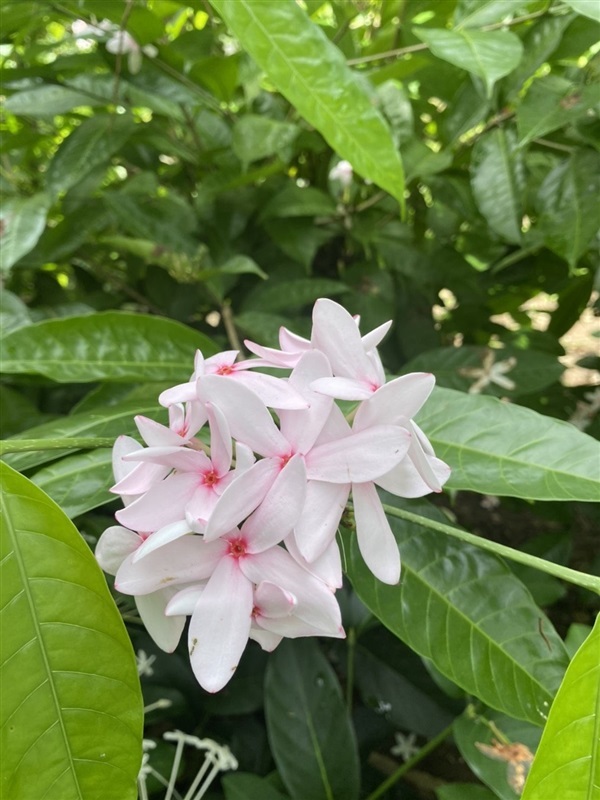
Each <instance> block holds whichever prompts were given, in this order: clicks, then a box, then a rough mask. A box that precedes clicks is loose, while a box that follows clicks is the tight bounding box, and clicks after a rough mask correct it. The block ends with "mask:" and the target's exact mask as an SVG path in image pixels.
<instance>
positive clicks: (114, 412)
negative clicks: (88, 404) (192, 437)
mask: <svg viewBox="0 0 600 800" xmlns="http://www.w3.org/2000/svg"><path fill="white" fill-rule="evenodd" d="M136 414H143V415H144V416H146V417H150V418H151V419H157V420H160V421H161V422H163V423H166V414H167V412H166V410H165V409H164V408H160V406H158V401H157V400H154V399H153V398H150V399H149V401H146V402H145V403H142V402H141V401H140V400H137V401H133V402H126V403H120V404H118V405H114V406H110V407H109V408H100V409H96V410H94V411H91V412H89V411H88V412H83V413H81V414H73V415H71V416H68V417H61V418H60V419H57V420H52V422H46V423H44V424H43V425H37V426H36V427H35V428H28V429H27V430H24V431H22V432H21V433H19V435H18V436H16V437H14V438H15V439H63V438H65V437H67V436H68V437H71V436H93V437H96V436H104V437H107V436H112V437H115V438H116V437H117V436H122V435H123V434H127V435H128V436H131V435H136V434H137V428H136V426H135V422H134V420H133V418H134V416H135V415H136ZM70 452H71V451H70V450H37V451H34V452H31V453H13V454H10V455H6V456H4V461H5V462H6V463H7V464H10V466H11V467H13V469H18V470H19V471H23V470H25V469H30V468H31V467H37V466H39V465H40V464H44V463H46V462H47V461H53V460H54V459H56V458H59V457H60V456H64V455H67V454H68V453H70Z"/></svg>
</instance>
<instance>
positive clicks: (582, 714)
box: [523, 617, 600, 800]
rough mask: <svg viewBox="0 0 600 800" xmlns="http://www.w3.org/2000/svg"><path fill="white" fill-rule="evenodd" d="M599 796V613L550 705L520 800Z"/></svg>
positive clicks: (574, 799) (577, 799)
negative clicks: (540, 739) (548, 714)
mask: <svg viewBox="0 0 600 800" xmlns="http://www.w3.org/2000/svg"><path fill="white" fill-rule="evenodd" d="M599 796H600V617H598V619H597V620H596V624H595V625H594V629H593V630H592V632H591V633H590V635H589V636H588V638H587V639H586V640H585V642H584V643H583V644H582V645H581V647H580V649H579V650H578V651H577V653H576V654H575V657H574V659H573V661H572V662H571V664H570V665H569V668H568V670H567V674H566V675H565V678H564V680H563V682H562V684H561V687H560V689H559V690H558V694H557V695H556V699H555V700H554V703H553V704H552V707H551V709H550V716H549V717H548V722H547V723H546V727H545V728H544V733H543V735H542V741H541V742H540V746H539V749H538V751H537V754H536V757H535V759H534V762H533V766H532V768H531V773H530V775H529V778H528V779H527V783H526V785H525V791H524V793H523V800H546V798H548V797H560V798H561V800H597V798H598V797H599Z"/></svg>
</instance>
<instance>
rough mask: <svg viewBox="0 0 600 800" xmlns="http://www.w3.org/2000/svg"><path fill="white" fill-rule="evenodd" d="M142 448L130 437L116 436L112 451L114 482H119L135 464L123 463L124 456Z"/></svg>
mask: <svg viewBox="0 0 600 800" xmlns="http://www.w3.org/2000/svg"><path fill="white" fill-rule="evenodd" d="M143 449H144V448H143V447H142V445H141V444H140V443H139V442H136V440H135V439H132V438H131V436H118V437H117V439H116V440H115V443H114V445H113V449H112V467H113V474H114V476H115V481H120V480H122V479H123V478H125V477H126V476H127V475H129V473H130V472H131V471H132V470H133V469H135V464H128V463H127V462H126V461H123V458H124V456H127V455H129V454H130V453H135V452H137V451H139V450H143Z"/></svg>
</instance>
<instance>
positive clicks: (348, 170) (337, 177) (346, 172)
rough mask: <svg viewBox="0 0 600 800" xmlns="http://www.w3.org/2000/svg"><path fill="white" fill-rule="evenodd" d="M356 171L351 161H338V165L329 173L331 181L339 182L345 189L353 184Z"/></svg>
mask: <svg viewBox="0 0 600 800" xmlns="http://www.w3.org/2000/svg"><path fill="white" fill-rule="evenodd" d="M353 175H354V170H353V169H352V164H351V163H350V162H349V161H338V163H337V164H336V165H335V167H333V169H331V170H330V172H329V179H330V180H332V181H339V182H340V183H341V184H342V186H343V187H344V189H347V188H348V186H350V184H351V183H352V177H353Z"/></svg>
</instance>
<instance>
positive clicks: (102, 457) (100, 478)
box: [32, 448, 117, 518]
mask: <svg viewBox="0 0 600 800" xmlns="http://www.w3.org/2000/svg"><path fill="white" fill-rule="evenodd" d="M32 481H33V482H34V483H35V484H36V485H37V486H39V487H40V489H43V490H44V492H46V494H48V495H50V497H51V498H52V499H53V500H54V501H55V502H56V503H58V505H59V506H60V507H61V508H62V510H63V511H64V512H65V514H66V515H67V516H68V517H71V518H73V517H78V516H79V515H80V514H85V512H86V511H91V509H92V508H97V507H98V506H102V505H104V504H105V503H110V502H113V501H114V500H116V497H117V496H116V495H114V494H111V493H110V492H109V491H108V488H109V486H112V484H113V483H114V481H113V471H112V451H111V450H110V449H108V448H99V449H97V450H91V451H89V452H85V453H78V454H77V455H74V456H67V457H66V458H63V459H61V460H60V461H56V462H55V463H54V464H50V465H49V466H47V467H42V468H41V469H40V470H39V471H38V472H36V473H35V475H34V476H33V477H32Z"/></svg>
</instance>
